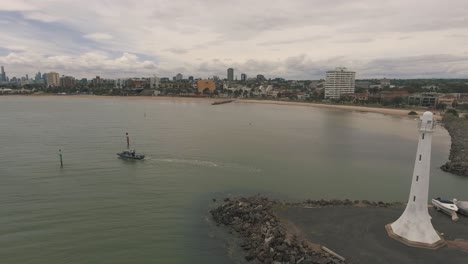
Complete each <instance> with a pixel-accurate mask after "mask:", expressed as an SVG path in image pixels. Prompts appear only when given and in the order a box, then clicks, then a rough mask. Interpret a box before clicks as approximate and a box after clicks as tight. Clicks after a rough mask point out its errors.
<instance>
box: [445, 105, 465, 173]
mask: <svg viewBox="0 0 468 264" xmlns="http://www.w3.org/2000/svg"><path fill="white" fill-rule="evenodd" d="M442 122H443V126H444V127H445V129H447V131H448V133H449V135H450V138H451V141H452V143H451V145H450V154H449V161H448V162H447V163H445V164H444V165H442V166H441V167H440V168H441V169H442V170H443V171H445V172H449V173H452V174H456V175H461V176H468V154H466V149H468V141H467V138H468V119H466V118H461V117H456V116H453V115H451V114H446V115H445V116H444V118H443V119H442Z"/></svg>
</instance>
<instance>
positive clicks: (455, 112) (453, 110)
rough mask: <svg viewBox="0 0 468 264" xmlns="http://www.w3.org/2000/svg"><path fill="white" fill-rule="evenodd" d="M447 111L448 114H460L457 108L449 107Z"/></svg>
mask: <svg viewBox="0 0 468 264" xmlns="http://www.w3.org/2000/svg"><path fill="white" fill-rule="evenodd" d="M445 113H446V114H451V115H454V116H458V112H457V110H455V109H448V110H447V111H446V112H445Z"/></svg>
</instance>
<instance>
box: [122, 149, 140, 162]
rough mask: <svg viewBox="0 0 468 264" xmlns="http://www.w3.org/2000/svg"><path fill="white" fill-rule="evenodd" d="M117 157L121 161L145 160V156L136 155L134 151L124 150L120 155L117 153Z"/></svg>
mask: <svg viewBox="0 0 468 264" xmlns="http://www.w3.org/2000/svg"><path fill="white" fill-rule="evenodd" d="M117 156H119V158H121V159H131V160H142V159H144V158H145V155H142V154H136V152H135V150H134V149H130V150H124V151H122V152H120V153H117Z"/></svg>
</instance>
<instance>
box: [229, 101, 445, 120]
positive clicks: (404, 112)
mask: <svg viewBox="0 0 468 264" xmlns="http://www.w3.org/2000/svg"><path fill="white" fill-rule="evenodd" d="M235 102H236V103H246V104H249V103H252V104H253V103H256V104H275V105H289V106H306V107H317V108H327V109H337V110H344V111H356V112H362V113H377V114H383V115H391V116H399V117H409V118H413V117H416V115H411V116H410V115H408V113H409V112H410V111H415V112H416V113H417V114H418V115H417V116H418V117H419V116H421V115H422V114H423V113H424V112H425V111H422V110H414V109H413V110H410V109H395V108H378V107H367V106H358V105H336V104H322V103H307V102H292V101H273V100H256V99H238V100H236V101H235ZM434 117H435V119H436V120H441V119H442V117H441V116H440V115H434Z"/></svg>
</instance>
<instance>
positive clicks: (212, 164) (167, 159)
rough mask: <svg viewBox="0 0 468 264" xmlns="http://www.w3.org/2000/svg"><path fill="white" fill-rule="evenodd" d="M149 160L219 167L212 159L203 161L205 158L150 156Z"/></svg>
mask: <svg viewBox="0 0 468 264" xmlns="http://www.w3.org/2000/svg"><path fill="white" fill-rule="evenodd" d="M150 160H153V161H157V162H167V163H180V164H187V165H192V166H201V167H211V168H213V167H219V165H218V164H216V163H214V162H212V161H205V160H190V159H169V158H166V159H158V158H151V159H150Z"/></svg>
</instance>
